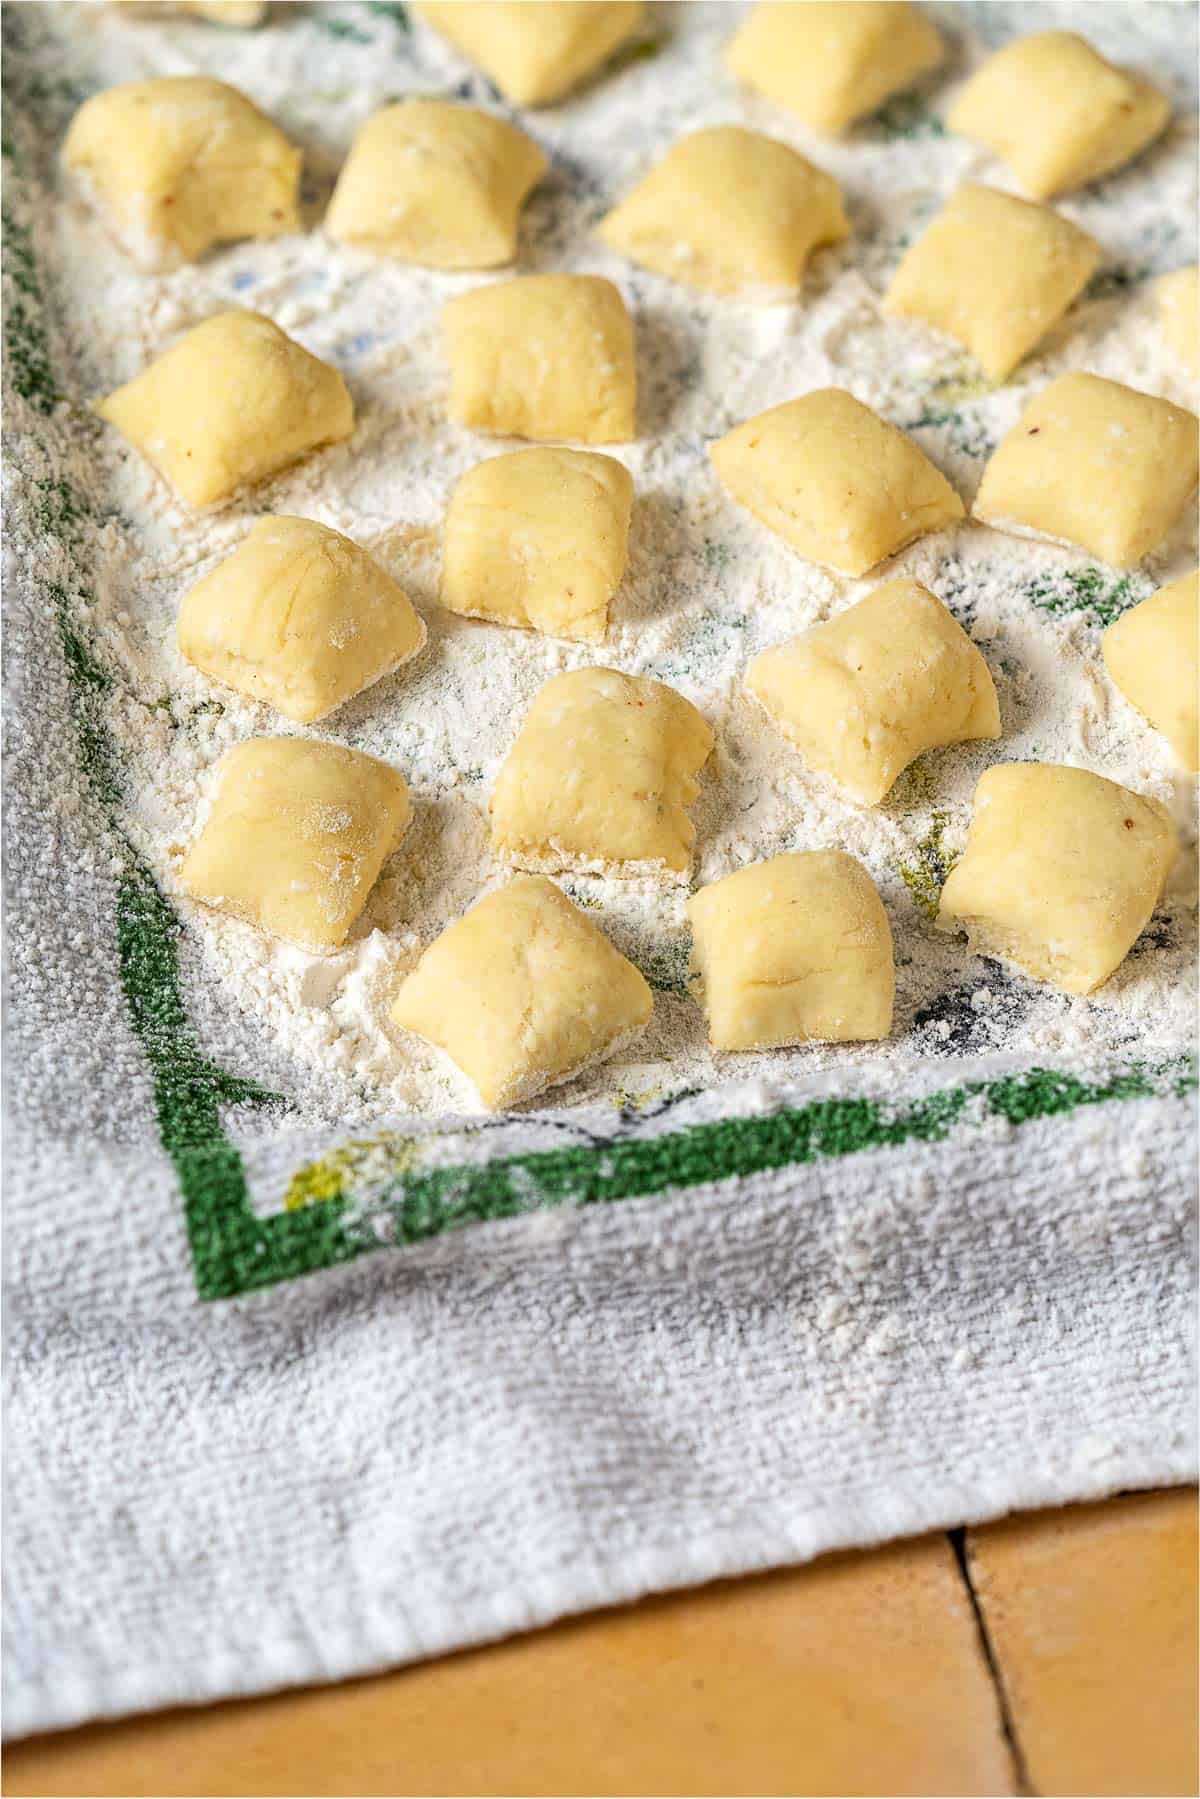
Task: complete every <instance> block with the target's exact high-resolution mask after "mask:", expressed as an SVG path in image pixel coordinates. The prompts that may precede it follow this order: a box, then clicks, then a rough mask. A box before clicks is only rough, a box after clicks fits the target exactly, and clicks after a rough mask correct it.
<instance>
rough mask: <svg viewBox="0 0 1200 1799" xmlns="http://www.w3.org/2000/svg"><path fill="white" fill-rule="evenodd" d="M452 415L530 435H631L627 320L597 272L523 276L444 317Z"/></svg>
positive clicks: (588, 438) (597, 438)
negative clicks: (593, 273)
mask: <svg viewBox="0 0 1200 1799" xmlns="http://www.w3.org/2000/svg"><path fill="white" fill-rule="evenodd" d="M442 318H443V323H444V326H445V333H446V350H447V354H448V357H449V361H450V416H451V417H452V418H455V419H457V420H458V422H459V423H460V424H462V425H470V426H471V427H472V428H473V429H474V430H476V431H491V432H494V433H496V434H497V435H499V436H501V437H529V438H533V439H535V440H541V441H545V440H546V439H554V438H568V439H574V440H575V441H576V442H578V443H600V444H603V443H628V442H629V441H630V440H631V439H632V438H633V437H634V436H635V434H636V425H635V417H636V407H637V373H636V368H635V364H634V358H633V321H632V319H631V318H630V316H629V314H628V312H626V310H625V302H624V300H623V299H622V298H621V296H620V294H619V293H618V291H617V289H616V288H615V287H614V286H613V284H612V282H611V281H605V280H604V279H603V277H601V276H599V275H520V276H518V277H517V279H516V280H515V281H499V282H496V283H494V284H493V285H492V286H491V287H477V288H475V289H474V291H473V292H471V293H469V294H459V295H458V296H457V298H456V299H453V300H451V301H449V302H448V304H447V306H446V308H445V311H444V313H443V315H442Z"/></svg>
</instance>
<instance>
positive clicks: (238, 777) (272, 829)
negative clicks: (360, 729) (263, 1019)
mask: <svg viewBox="0 0 1200 1799" xmlns="http://www.w3.org/2000/svg"><path fill="white" fill-rule="evenodd" d="M218 780H219V785H218V787H217V793H216V798H215V799H214V801H213V806H212V811H211V812H210V814H209V817H208V821H207V823H206V824H205V826H204V829H203V830H202V831H201V833H200V835H199V837H198V838H197V840H196V842H195V843H194V845H193V846H192V848H191V850H190V851H189V852H188V856H187V859H186V861H185V862H184V864H183V868H182V871H181V873H180V877H179V879H180V885H181V886H182V888H183V891H184V892H185V893H186V894H189V895H190V897H191V898H192V899H196V900H201V901H202V902H203V903H204V904H205V905H206V906H213V907H215V908H216V910H217V911H219V912H229V913H232V915H233V916H234V917H235V918H242V919H245V920H246V921H247V922H248V923H249V924H253V925H257V926H258V928H259V929H260V930H262V931H269V932H270V933H271V934H272V936H275V937H282V938H284V939H285V940H286V941H287V942H288V943H295V944H298V945H299V947H300V948H301V949H306V950H311V951H312V952H313V953H314V954H316V955H322V954H325V953H328V952H330V951H332V950H336V949H339V948H340V947H341V945H342V944H343V943H344V942H345V940H346V937H347V935H348V934H349V931H350V927H351V925H353V923H354V921H355V919H356V918H357V917H358V915H359V913H360V912H361V911H362V909H363V907H364V906H365V905H366V903H367V897H368V895H369V894H370V891H371V888H372V887H373V886H374V885H375V880H376V877H377V876H378V874H379V871H380V869H381V868H382V867H383V864H384V862H385V861H386V860H387V858H388V857H389V856H390V855H391V854H392V851H393V850H395V849H397V848H398V847H399V845H400V842H401V839H402V838H403V836H404V833H405V831H406V830H407V828H408V821H409V818H410V816H411V812H412V808H411V805H410V803H409V798H408V788H407V786H406V785H405V782H404V777H403V776H402V775H401V774H400V773H399V772H398V771H397V770H396V769H394V768H390V767H389V766H388V764H387V763H386V762H379V761H377V760H376V758H375V757H374V756H364V755H362V754H361V752H360V751H358V750H347V749H343V748H342V746H341V745H340V744H336V743H318V742H314V741H313V740H312V739H311V738H307V737H252V738H251V739H250V740H249V742H248V743H239V744H238V746H237V748H236V749H232V750H230V751H229V752H228V753H227V754H226V755H225V756H223V757H222V759H221V764H220V769H219V774H218Z"/></svg>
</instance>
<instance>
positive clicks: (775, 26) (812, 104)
mask: <svg viewBox="0 0 1200 1799" xmlns="http://www.w3.org/2000/svg"><path fill="white" fill-rule="evenodd" d="M943 54H944V51H943V47H942V40H941V38H940V37H939V36H938V33H937V30H936V28H935V27H934V25H933V23H932V21H931V20H929V19H928V18H926V17H925V15H924V14H923V13H922V12H921V11H920V10H919V9H918V8H917V7H915V6H908V5H906V4H904V3H903V0H882V3H881V4H877V3H876V0H855V3H854V4H853V5H847V4H846V0H805V3H804V4H803V5H797V4H795V0H783V3H782V4H770V3H768V0H764V3H763V4H760V5H758V6H756V7H755V8H754V11H753V12H752V13H751V15H750V17H749V19H747V21H746V23H745V24H744V25H743V26H742V28H741V30H740V31H739V32H738V34H737V36H736V37H735V38H734V39H733V42H732V43H731V44H730V45H729V48H728V50H727V51H726V52H725V60H726V61H727V63H728V64H729V67H730V68H731V69H732V71H733V73H734V74H735V75H736V76H737V77H738V79H739V81H744V82H745V83H746V85H747V86H748V87H752V88H757V90H758V92H759V93H760V94H765V95H766V96H767V98H768V99H769V100H774V101H776V102H777V103H778V104H779V105H780V106H786V107H787V108H788V110H789V111H790V112H794V113H795V114H796V115H797V117H798V118H801V119H803V120H804V123H805V124H806V125H811V126H812V127H813V128H814V130H816V131H824V132H828V133H831V134H836V133H838V132H840V131H844V130H845V129H846V127H847V125H849V124H850V123H851V122H852V121H853V120H854V119H859V118H862V117H863V116H864V114H866V113H869V112H874V111H875V109H876V107H878V106H881V105H882V104H883V102H884V101H885V100H886V99H887V98H888V95H889V94H895V93H898V92H899V91H900V89H901V88H906V87H911V86H912V85H913V83H914V82H916V81H919V80H920V79H921V77H922V75H926V74H928V72H929V71H930V70H931V69H935V68H936V67H937V65H938V64H939V63H940V62H941V60H942V57H943Z"/></svg>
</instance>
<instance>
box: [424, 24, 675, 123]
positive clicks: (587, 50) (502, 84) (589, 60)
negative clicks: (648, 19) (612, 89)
mask: <svg viewBox="0 0 1200 1799" xmlns="http://www.w3.org/2000/svg"><path fill="white" fill-rule="evenodd" d="M414 10H415V12H416V13H417V16H418V17H419V18H422V19H425V20H426V21H427V22H428V23H429V24H430V25H432V26H433V28H434V30H435V31H440V32H441V34H442V36H443V37H445V38H448V39H449V40H450V42H451V43H452V44H453V45H454V47H455V49H456V50H461V51H462V53H463V55H464V56H466V57H469V58H470V60H471V61H472V62H473V63H477V64H478V65H479V67H480V68H481V69H482V70H483V71H484V73H485V74H487V75H490V76H491V78H492V80H493V81H494V82H495V83H496V86H497V87H498V88H499V89H500V91H501V93H502V94H503V95H504V96H505V98H506V99H508V100H511V101H512V103H513V105H514V106H551V105H553V103H554V102H555V101H556V100H561V99H562V97H563V95H564V94H568V93H570V91H571V89H572V88H574V87H578V86H579V84H580V83H581V82H582V81H584V80H586V79H587V77H588V76H589V75H590V74H592V72H593V71H594V70H596V69H598V68H599V67H600V64H601V63H602V62H606V61H607V59H608V58H609V57H610V56H611V55H612V53H613V51H614V50H615V49H616V48H617V45H618V44H620V43H623V42H624V40H625V39H626V38H627V37H628V36H629V34H630V32H631V31H632V30H633V29H634V27H635V26H636V25H638V24H640V22H641V18H642V13H643V12H644V10H645V8H644V7H643V6H642V5H641V3H640V0H636V3H635V0H516V3H515V4H513V3H511V0H510V3H509V4H503V3H500V0H423V3H422V4H421V5H418V6H416V7H415V8H414Z"/></svg>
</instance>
